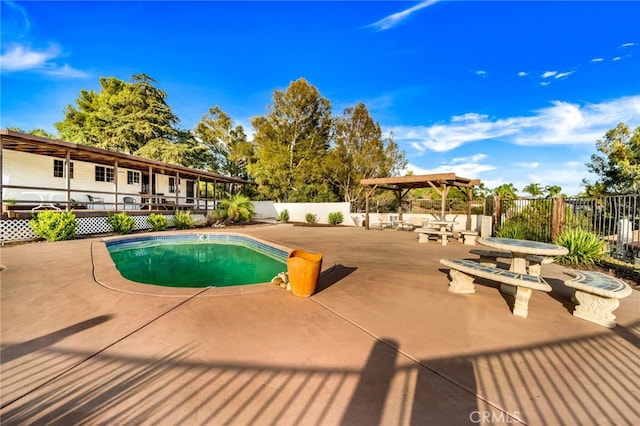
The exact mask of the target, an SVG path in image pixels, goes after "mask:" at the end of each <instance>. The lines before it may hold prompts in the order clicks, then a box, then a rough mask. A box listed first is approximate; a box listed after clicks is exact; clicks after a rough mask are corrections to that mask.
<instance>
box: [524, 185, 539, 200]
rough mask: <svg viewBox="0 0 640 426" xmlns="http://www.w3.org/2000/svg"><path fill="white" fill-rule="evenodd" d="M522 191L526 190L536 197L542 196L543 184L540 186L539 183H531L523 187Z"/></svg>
mask: <svg viewBox="0 0 640 426" xmlns="http://www.w3.org/2000/svg"><path fill="white" fill-rule="evenodd" d="M522 192H525V193H527V194H529V195H531V196H532V197H534V198H537V197H540V196H541V195H542V194H543V191H542V186H540V184H539V183H530V184H529V185H527V186H525V187H524V188H523V189H522Z"/></svg>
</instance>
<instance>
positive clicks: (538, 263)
mask: <svg viewBox="0 0 640 426" xmlns="http://www.w3.org/2000/svg"><path fill="white" fill-rule="evenodd" d="M469 253H473V254H477V255H478V256H480V259H478V263H480V264H481V265H485V266H493V267H495V266H496V265H497V264H498V259H500V258H502V259H511V258H513V255H512V254H511V253H510V252H508V251H498V250H480V249H472V250H469ZM527 261H528V262H529V275H534V276H536V277H539V276H540V272H541V270H542V265H546V264H548V263H553V258H552V257H546V256H536V255H533V254H532V255H529V256H527Z"/></svg>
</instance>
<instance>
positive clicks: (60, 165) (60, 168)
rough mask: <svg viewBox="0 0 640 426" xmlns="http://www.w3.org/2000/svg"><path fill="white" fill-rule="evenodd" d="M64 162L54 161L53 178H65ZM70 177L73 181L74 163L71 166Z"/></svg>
mask: <svg viewBox="0 0 640 426" xmlns="http://www.w3.org/2000/svg"><path fill="white" fill-rule="evenodd" d="M64 176H65V173H64V161H63V160H53V177H60V178H61V177H64ZM69 176H70V177H71V179H73V162H71V164H69Z"/></svg>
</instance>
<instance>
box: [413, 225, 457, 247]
mask: <svg viewBox="0 0 640 426" xmlns="http://www.w3.org/2000/svg"><path fill="white" fill-rule="evenodd" d="M413 232H417V233H418V234H419V236H418V242H420V243H428V242H429V237H430V236H432V235H435V236H438V237H440V244H442V245H443V246H446V245H447V243H448V242H449V237H450V236H453V232H451V231H440V230H437V229H428V228H418V229H414V231H413Z"/></svg>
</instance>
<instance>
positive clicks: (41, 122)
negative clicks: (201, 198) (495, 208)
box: [0, 0, 640, 195]
mask: <svg viewBox="0 0 640 426" xmlns="http://www.w3.org/2000/svg"><path fill="white" fill-rule="evenodd" d="M1 15H2V18H1V19H2V22H1V23H2V40H1V41H2V45H1V55H2V56H1V57H0V67H1V71H2V74H1V84H2V86H1V88H0V90H1V101H2V105H1V108H2V109H1V112H2V114H1V123H0V125H1V127H3V128H6V127H20V128H22V129H25V130H30V129H33V128H43V129H45V130H48V131H50V132H55V128H54V127H53V123H54V122H56V121H60V120H62V119H63V117H64V114H63V110H64V107H65V106H66V105H68V104H75V99H76V98H77V96H78V94H79V93H80V91H81V90H82V89H93V90H99V83H98V79H99V78H100V77H116V78H120V79H122V80H127V81H128V80H129V79H130V77H131V75H133V74H138V73H146V74H148V75H150V76H152V77H153V78H154V79H156V80H157V81H158V86H159V87H160V88H161V89H163V90H164V91H166V92H167V93H168V103H169V105H170V106H171V107H172V108H173V110H174V112H175V113H176V114H177V115H178V116H179V117H180V119H181V126H182V127H183V128H193V127H194V126H195V125H196V123H197V122H198V121H199V120H200V118H201V117H202V115H203V114H205V113H206V112H207V110H208V108H210V107H213V106H215V105H219V106H220V107H221V108H222V110H223V111H225V112H226V113H227V114H229V115H230V116H231V117H232V118H233V119H234V121H235V122H236V124H241V125H243V126H244V127H245V131H246V132H247V134H248V135H251V132H252V128H251V125H250V124H249V120H250V118H251V117H253V116H256V115H264V114H265V113H266V112H267V110H266V106H267V105H269V104H271V95H272V93H273V91H274V90H275V89H286V87H287V86H288V85H289V84H290V83H291V82H292V81H295V80H297V79H298V78H300V77H304V78H305V79H307V80H308V81H309V82H310V83H311V84H313V85H314V86H315V87H317V88H318V90H319V91H320V93H321V95H322V96H324V97H326V98H328V99H329V100H330V101H331V103H332V111H333V113H334V114H335V115H341V114H342V112H343V110H344V108H346V107H348V106H352V105H355V104H356V103H357V102H363V103H364V104H365V105H367V107H368V109H369V111H370V113H371V115H372V117H373V118H374V120H376V121H378V122H379V123H380V125H381V126H382V128H383V131H384V132H385V133H388V132H393V135H394V140H395V141H396V142H397V143H398V144H399V145H400V148H401V149H402V150H403V151H404V152H405V154H406V156H407V159H408V160H409V166H408V168H409V169H411V170H413V171H414V173H416V174H424V173H439V172H455V173H456V174H457V175H458V176H462V177H467V178H478V179H481V180H482V181H483V183H484V184H485V185H486V186H487V187H489V188H494V187H496V186H498V185H500V184H503V183H513V184H514V185H515V186H516V188H518V189H519V190H520V191H521V190H522V189H523V188H524V186H525V185H527V184H529V183H539V184H540V185H542V186H543V187H544V186H546V185H559V186H561V187H562V188H563V192H564V193H566V194H568V195H575V194H577V193H578V192H580V191H581V190H582V189H583V187H582V186H581V181H582V179H583V178H586V179H589V180H591V181H594V180H595V178H596V177H595V176H593V175H590V174H589V173H588V172H587V169H586V166H585V163H587V162H589V160H590V156H591V155H592V154H594V153H595V152H596V148H595V143H596V140H597V139H601V138H602V137H603V136H604V133H605V132H606V131H607V130H608V129H611V128H613V127H615V126H616V125H617V123H619V122H625V123H626V124H627V125H629V126H630V127H636V126H640V26H639V25H638V22H639V21H640V2H633V1H626V2H611V1H602V2H597V1H587V2H577V1H570V2H550V1H534V2H520V1H514V2H509V1H495V2H484V1H472V2H462V1H425V2H401V1H369V2H366V1H353V2H342V1H323V2H294V1H277V2H273V1H256V2H246V1H235V2H219V1H208V2H205V1H196V2H170V1H164V2H144V1H143V2H98V1H90V2H77V1H69V2H56V1H41V2H35V1H24V2H20V1H14V2H8V1H4V0H3V1H2V3H1ZM521 194H522V193H521Z"/></svg>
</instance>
